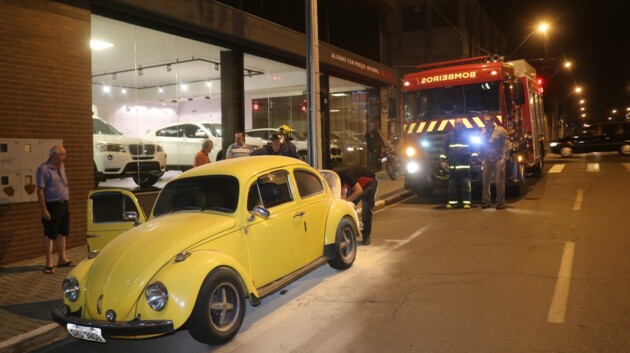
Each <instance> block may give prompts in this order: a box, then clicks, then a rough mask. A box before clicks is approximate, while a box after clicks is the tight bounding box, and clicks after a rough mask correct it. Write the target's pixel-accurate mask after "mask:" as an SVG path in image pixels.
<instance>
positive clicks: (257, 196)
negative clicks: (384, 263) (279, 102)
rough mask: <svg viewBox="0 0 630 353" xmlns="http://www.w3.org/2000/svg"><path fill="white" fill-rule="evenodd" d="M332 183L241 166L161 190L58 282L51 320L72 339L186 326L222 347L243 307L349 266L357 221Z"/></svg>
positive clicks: (290, 171)
mask: <svg viewBox="0 0 630 353" xmlns="http://www.w3.org/2000/svg"><path fill="white" fill-rule="evenodd" d="M339 195H340V188H339V179H338V177H337V176H336V174H334V173H332V172H327V173H326V172H324V171H316V170H315V169H313V168H312V167H310V166H309V165H307V164H306V163H304V162H302V161H299V160H297V159H294V158H288V157H278V156H260V157H243V158H236V159H230V160H225V161H221V162H216V163H211V164H207V165H204V166H201V167H197V168H193V169H191V170H189V171H187V172H185V173H183V174H181V175H180V176H178V177H176V178H174V179H173V180H171V181H170V182H169V183H167V184H166V186H165V187H164V189H162V191H161V192H160V194H159V196H158V198H157V200H156V203H155V206H154V207H153V212H152V213H151V216H150V218H149V220H148V221H147V222H146V223H142V224H139V225H138V226H137V227H134V228H132V229H130V230H128V231H126V232H124V233H122V234H121V235H119V236H117V237H115V238H113V239H112V240H111V241H110V242H109V243H108V244H107V245H105V246H104V247H103V248H102V250H100V251H92V252H91V253H90V256H89V257H88V258H87V259H86V260H84V261H82V262H81V263H80V264H79V265H78V266H77V267H75V268H74V269H73V270H72V271H71V272H70V273H69V274H68V276H67V277H66V278H65V279H64V280H63V284H62V291H63V306H61V307H57V308H54V309H53V318H54V320H55V321H56V322H58V323H60V324H62V325H64V326H65V327H66V328H67V329H68V331H69V332H70V334H71V335H73V336H74V337H77V338H82V339H87V340H94V341H100V342H105V338H106V337H119V338H144V337H151V336H157V335H163V334H167V333H171V332H174V331H175V330H177V329H179V328H181V327H182V325H184V324H185V323H187V327H188V330H189V332H190V334H191V335H192V336H193V338H195V339H196V340H198V341H200V342H204V343H209V344H220V343H223V342H226V341H228V340H230V339H231V338H232V337H234V335H235V334H236V333H237V332H238V330H239V328H240V326H241V324H242V321H243V317H244V315H245V307H246V305H245V298H249V301H250V302H251V304H252V305H258V304H260V301H261V298H263V297H265V296H267V295H269V294H271V293H273V292H275V291H277V290H279V289H280V288H282V287H284V286H286V285H287V284H288V283H290V282H291V281H293V280H295V279H296V278H298V277H299V276H301V275H304V274H305V273H307V272H309V271H311V270H313V269H315V268H316V267H318V266H320V265H322V264H325V263H328V264H329V265H330V266H332V267H333V268H336V269H347V268H349V267H350V266H352V264H353V262H354V259H355V257H356V237H357V235H358V232H359V221H358V219H357V215H356V212H355V210H354V208H353V207H352V205H351V204H350V203H348V202H346V201H344V200H342V199H340V197H339Z"/></svg>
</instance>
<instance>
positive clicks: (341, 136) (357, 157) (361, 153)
mask: <svg viewBox="0 0 630 353" xmlns="http://www.w3.org/2000/svg"><path fill="white" fill-rule="evenodd" d="M356 134H357V133H355V132H354V131H345V132H344V131H331V132H330V142H331V143H334V144H335V145H337V146H339V147H340V148H341V150H343V155H344V163H345V164H346V165H362V158H367V145H366V144H365V141H361V140H359V139H358V138H356Z"/></svg>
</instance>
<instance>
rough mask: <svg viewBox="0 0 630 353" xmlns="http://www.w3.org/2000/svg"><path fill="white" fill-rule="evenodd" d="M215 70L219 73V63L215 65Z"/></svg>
mask: <svg viewBox="0 0 630 353" xmlns="http://www.w3.org/2000/svg"><path fill="white" fill-rule="evenodd" d="M214 69H215V70H217V71H219V64H218V63H214Z"/></svg>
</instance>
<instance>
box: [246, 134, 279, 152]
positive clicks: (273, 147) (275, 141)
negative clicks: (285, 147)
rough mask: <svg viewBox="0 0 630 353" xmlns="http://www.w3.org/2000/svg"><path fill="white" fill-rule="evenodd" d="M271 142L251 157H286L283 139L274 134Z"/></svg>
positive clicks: (256, 150) (258, 149)
mask: <svg viewBox="0 0 630 353" xmlns="http://www.w3.org/2000/svg"><path fill="white" fill-rule="evenodd" d="M270 140H271V141H269V143H267V144H266V145H264V146H262V147H260V148H257V149H255V150H254V151H253V152H252V153H251V155H250V156H270V155H273V156H284V154H283V153H282V137H280V135H278V134H272V135H271V139H270Z"/></svg>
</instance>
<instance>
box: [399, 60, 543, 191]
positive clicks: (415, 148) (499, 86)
mask: <svg viewBox="0 0 630 353" xmlns="http://www.w3.org/2000/svg"><path fill="white" fill-rule="evenodd" d="M418 69H419V71H418V72H415V73H410V74H407V75H405V76H404V80H403V88H402V91H403V109H401V111H402V112H403V113H404V121H403V129H402V133H403V138H402V141H403V147H404V151H403V152H404V153H402V155H403V156H402V159H403V161H402V165H403V172H404V174H405V187H406V188H408V189H413V190H415V191H416V193H417V194H418V195H425V196H428V195H430V194H432V192H433V190H434V188H435V187H438V186H440V184H444V185H448V182H447V181H448V177H449V172H448V168H447V167H445V166H444V163H440V160H439V156H440V153H441V150H442V140H443V138H444V136H445V135H446V133H447V132H448V131H450V130H451V129H453V128H454V121H455V119H456V118H462V119H463V122H464V126H465V127H466V128H467V131H468V132H469V135H470V136H472V137H473V140H474V141H471V146H473V147H475V146H476V147H477V148H478V149H479V150H482V149H483V146H482V145H481V144H482V143H483V142H482V141H480V140H479V138H478V137H479V133H480V132H481V129H482V128H483V127H484V122H483V121H484V118H485V117H487V116H488V115H489V116H491V117H492V119H494V121H495V123H496V124H497V125H500V126H502V127H503V128H505V129H506V130H507V131H508V134H509V136H510V141H509V142H510V158H509V159H508V160H507V161H506V164H505V169H506V173H505V177H506V184H505V185H506V189H508V191H512V192H513V194H515V195H516V196H519V195H522V194H523V193H524V192H525V178H526V176H540V175H542V172H543V163H544V162H543V159H544V146H545V140H548V138H549V137H548V136H547V131H548V128H547V121H546V118H545V116H544V112H543V100H542V87H541V85H540V84H539V82H538V80H537V77H536V71H535V69H534V68H533V67H532V66H531V65H529V64H528V63H527V62H526V61H525V60H517V61H510V62H504V61H503V59H502V58H501V57H499V56H496V55H493V56H482V57H476V58H469V59H462V60H454V61H448V62H441V63H433V64H428V65H423V66H419V67H418ZM475 136H476V137H477V138H476V139H474V137H475ZM475 143H476V144H475ZM481 168H482V163H481V160H479V159H478V158H472V160H471V169H470V170H471V183H472V186H473V189H477V190H479V189H481Z"/></svg>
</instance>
